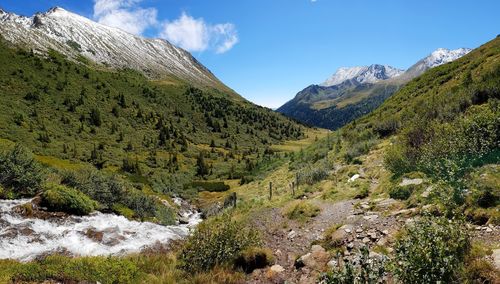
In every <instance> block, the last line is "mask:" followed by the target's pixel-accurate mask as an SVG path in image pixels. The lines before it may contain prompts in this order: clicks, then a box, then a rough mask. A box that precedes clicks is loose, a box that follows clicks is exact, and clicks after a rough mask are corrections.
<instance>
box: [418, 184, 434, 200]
mask: <svg viewBox="0 0 500 284" xmlns="http://www.w3.org/2000/svg"><path fill="white" fill-rule="evenodd" d="M433 190H434V186H433V185H430V186H428V187H427V188H426V189H425V190H424V192H422V194H421V195H420V196H422V197H424V198H427V197H429V195H430V194H431V192H432V191H433Z"/></svg>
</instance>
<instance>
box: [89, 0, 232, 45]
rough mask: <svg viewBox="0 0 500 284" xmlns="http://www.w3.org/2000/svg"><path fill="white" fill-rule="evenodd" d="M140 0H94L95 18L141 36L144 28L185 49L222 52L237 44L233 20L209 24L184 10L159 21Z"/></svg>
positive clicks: (155, 12)
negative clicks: (174, 17)
mask: <svg viewBox="0 0 500 284" xmlns="http://www.w3.org/2000/svg"><path fill="white" fill-rule="evenodd" d="M142 1H143V0H94V19H95V20H96V21H98V22H99V23H101V24H104V25H107V26H111V27H116V28H120V29H122V30H124V31H127V32H129V33H132V34H136V35H141V34H143V33H144V32H145V31H146V30H147V29H149V28H153V29H156V30H157V33H158V36H159V37H161V38H163V39H166V40H168V41H170V42H171V43H173V44H175V45H178V46H180V47H182V48H184V49H186V50H188V51H195V52H200V51H206V50H210V51H213V52H215V53H224V52H226V51H228V50H230V49H231V48H232V47H233V46H234V45H235V44H236V43H238V32H237V30H236V27H235V26H234V24H232V23H224V24H210V23H207V22H205V20H204V19H203V18H194V17H192V16H190V15H188V14H187V13H185V12H183V13H182V14H181V15H180V17H179V18H178V19H175V20H173V21H169V20H158V11H157V10H156V9H155V8H151V7H150V8H143V7H141V5H140V3H141V2H142Z"/></svg>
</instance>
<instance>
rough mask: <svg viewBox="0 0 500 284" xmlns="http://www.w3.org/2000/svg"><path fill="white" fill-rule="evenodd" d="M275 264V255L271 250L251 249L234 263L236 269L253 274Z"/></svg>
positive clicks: (245, 251) (244, 252)
mask: <svg viewBox="0 0 500 284" xmlns="http://www.w3.org/2000/svg"><path fill="white" fill-rule="evenodd" d="M273 262H274V257H273V253H272V252H271V250H269V249H264V248H257V247H251V248H248V249H246V250H244V251H243V252H242V253H241V254H240V255H239V256H238V257H237V258H236V260H235V261H234V266H235V268H236V269H241V270H243V271H244V272H245V273H251V272H252V271H254V270H255V269H259V268H264V267H266V266H269V265H271V264H272V263H273Z"/></svg>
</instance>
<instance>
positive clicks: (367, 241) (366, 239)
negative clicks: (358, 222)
mask: <svg viewBox="0 0 500 284" xmlns="http://www.w3.org/2000/svg"><path fill="white" fill-rule="evenodd" d="M362 242H363V243H364V244H367V243H369V242H370V239H369V238H366V237H365V238H363V240H362Z"/></svg>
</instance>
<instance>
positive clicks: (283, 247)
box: [248, 199, 500, 283]
mask: <svg viewBox="0 0 500 284" xmlns="http://www.w3.org/2000/svg"><path fill="white" fill-rule="evenodd" d="M311 202H313V203H314V204H316V205H317V206H319V207H320V208H321V213H320V214H319V215H318V216H316V217H313V218H311V219H310V220H308V221H307V222H305V223H301V222H297V221H292V220H289V219H288V218H287V217H286V216H283V214H282V211H281V209H278V208H272V209H266V210H265V211H261V212H259V213H258V214H257V213H256V216H255V218H253V220H255V221H254V226H255V227H256V228H258V229H259V230H260V231H262V232H263V239H264V242H265V246H266V247H268V248H270V249H271V250H272V251H273V254H274V256H275V258H276V259H275V264H274V265H273V266H272V267H268V268H264V269H258V270H255V271H254V272H253V273H252V274H251V275H249V279H248V282H249V283H285V282H286V283H316V282H317V279H318V276H319V275H320V273H322V272H325V271H327V270H329V269H331V268H332V267H335V266H336V265H337V263H338V256H337V255H335V253H333V252H332V250H330V251H328V249H329V248H328V244H332V243H333V244H335V247H337V248H338V249H336V250H335V251H337V252H338V253H339V255H340V257H341V258H342V259H352V258H354V257H358V256H359V248H361V247H363V246H366V247H368V248H369V250H370V257H374V258H380V257H382V252H390V251H391V250H392V249H391V242H392V241H393V240H394V235H395V234H396V232H397V231H399V229H400V228H401V227H402V226H404V225H405V223H407V222H411V221H412V220H414V218H418V217H415V215H416V214H417V212H416V210H414V209H404V210H399V209H397V208H399V207H398V206H395V204H396V203H397V201H395V200H393V199H377V200H372V201H370V202H369V201H368V200H347V201H341V202H337V203H334V204H331V203H328V202H325V201H320V200H318V199H314V200H311ZM470 230H471V233H472V234H473V236H474V239H477V240H481V241H487V242H488V243H490V244H491V243H493V244H495V243H496V244H500V227H498V226H497V227H495V226H470ZM330 249H331V248H330ZM494 256H496V259H495V260H496V261H497V265H499V263H498V261H500V250H496V251H495V252H494Z"/></svg>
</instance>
